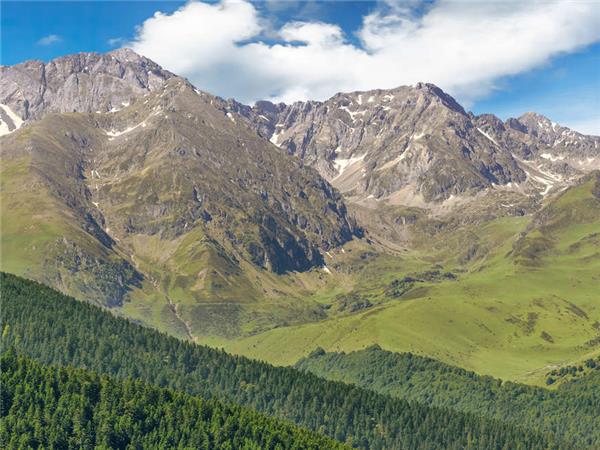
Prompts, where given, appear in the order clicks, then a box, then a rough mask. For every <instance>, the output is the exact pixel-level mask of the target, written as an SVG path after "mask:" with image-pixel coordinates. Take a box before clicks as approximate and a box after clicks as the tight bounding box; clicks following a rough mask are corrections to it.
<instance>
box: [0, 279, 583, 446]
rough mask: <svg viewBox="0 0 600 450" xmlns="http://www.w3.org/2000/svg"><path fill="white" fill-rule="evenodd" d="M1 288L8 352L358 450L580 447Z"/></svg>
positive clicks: (30, 288) (19, 285) (20, 289)
mask: <svg viewBox="0 0 600 450" xmlns="http://www.w3.org/2000/svg"><path fill="white" fill-rule="evenodd" d="M0 281H1V283H0V284H1V296H2V337H3V339H2V345H3V347H4V348H11V347H14V349H15V350H16V352H17V353H19V354H24V355H27V356H29V357H31V358H34V359H36V360H38V361H40V362H41V363H44V364H57V365H73V366H76V367H85V368H88V369H91V370H93V371H96V372H98V373H101V374H108V375H113V376H117V377H119V378H134V379H139V380H144V381H146V382H148V383H152V384H156V385H158V386H160V387H168V388H170V389H175V390H182V391H186V392H188V393H190V394H193V395H198V396H201V397H203V398H218V399H220V400H225V401H227V402H235V403H238V404H241V405H244V406H248V407H251V408H253V409H256V410H258V411H261V412H264V413H267V414H269V415H273V416H276V417H278V418H281V419H286V420H290V421H292V422H294V423H296V424H298V425H301V426H304V427H307V428H310V429H312V430H315V431H318V432H319V433H322V434H325V435H328V436H330V437H332V438H334V439H336V440H339V441H342V442H347V443H349V444H351V445H353V446H355V447H359V448H373V449H383V448H385V449H407V450H408V449H440V448H444V449H448V450H452V449H485V450H494V449H498V450H503V449H511V450H513V449H514V450H520V449H532V450H533V449H535V450H541V449H561V450H562V449H567V448H575V446H574V445H573V444H571V443H565V442H562V441H559V440H557V439H556V438H555V437H554V436H553V435H552V434H551V433H538V432H534V431H530V430H525V429H522V428H520V427H516V426H508V425H506V424H504V423H502V422H500V421H494V420H490V419H486V418H482V417H480V416H476V415H473V414H466V413H461V412H456V411H452V410H450V409H445V408H433V407H427V406H423V405H420V404H418V403H415V402H408V401H405V400H401V399H395V398H392V397H389V396H385V395H382V394H378V393H376V392H374V391H370V390H366V389H361V388H357V387H354V386H351V385H347V384H344V383H341V382H334V381H327V380H324V379H322V378H319V377H317V376H315V375H313V374H309V373H304V372H301V371H298V370H295V369H292V368H282V367H273V366H270V365H268V364H266V363H262V362H258V361H252V360H249V359H247V358H244V357H238V356H232V355H229V354H226V353H225V352H223V351H219V350H215V349H211V348H208V347H204V346H198V345H195V344H192V343H190V342H184V341H180V340H177V339H175V338H171V337H169V336H167V335H164V334H162V333H159V332H157V331H155V330H151V329H147V328H143V327H141V326H139V325H135V324H133V323H131V322H129V321H127V320H124V319H121V318H117V317H114V316H112V315H111V314H109V313H107V312H104V311H102V310H100V309H99V308H97V307H95V306H92V305H90V304H86V303H82V302H78V301H76V300H74V299H72V298H69V297H65V296H64V295H62V294H60V293H58V292H57V291H54V290H53V289H50V288H48V287H46V286H43V285H41V284H38V283H35V282H32V281H28V280H24V279H22V278H19V277H16V276H13V275H9V274H2V275H1V276H0Z"/></svg>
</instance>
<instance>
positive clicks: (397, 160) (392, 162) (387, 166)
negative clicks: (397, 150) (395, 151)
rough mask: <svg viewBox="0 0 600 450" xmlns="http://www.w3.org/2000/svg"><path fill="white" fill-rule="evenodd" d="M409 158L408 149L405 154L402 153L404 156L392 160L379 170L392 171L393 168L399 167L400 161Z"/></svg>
mask: <svg viewBox="0 0 600 450" xmlns="http://www.w3.org/2000/svg"><path fill="white" fill-rule="evenodd" d="M407 156H408V149H407V150H404V152H402V154H401V155H400V156H398V157H396V158H395V159H392V160H391V161H388V162H386V163H385V164H384V165H383V166H381V167H379V168H378V169H377V170H386V169H391V168H392V167H395V166H396V165H398V163H399V162H400V161H402V160H403V159H404V158H406V157H407Z"/></svg>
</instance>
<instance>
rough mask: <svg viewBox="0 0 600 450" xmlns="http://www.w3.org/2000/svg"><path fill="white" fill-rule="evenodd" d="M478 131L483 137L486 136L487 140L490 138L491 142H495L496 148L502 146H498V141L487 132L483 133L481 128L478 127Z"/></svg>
mask: <svg viewBox="0 0 600 450" xmlns="http://www.w3.org/2000/svg"><path fill="white" fill-rule="evenodd" d="M477 131H479V132H480V133H481V134H482V135H484V136H485V137H486V138H488V140H489V141H491V142H493V143H494V144H495V145H496V147H500V145H498V143H497V142H496V140H495V139H494V138H493V137H491V136H490V135H489V134H487V133H486V132H485V131H483V130H482V129H481V128H479V127H477Z"/></svg>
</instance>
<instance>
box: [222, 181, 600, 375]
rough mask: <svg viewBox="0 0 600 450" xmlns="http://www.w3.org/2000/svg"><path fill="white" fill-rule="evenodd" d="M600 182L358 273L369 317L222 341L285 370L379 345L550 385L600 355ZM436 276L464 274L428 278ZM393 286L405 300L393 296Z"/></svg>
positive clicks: (459, 231) (377, 260)
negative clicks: (325, 354)
mask: <svg viewBox="0 0 600 450" xmlns="http://www.w3.org/2000/svg"><path fill="white" fill-rule="evenodd" d="M599 180H600V175H598V173H594V174H592V175H591V176H589V177H587V178H586V179H585V180H584V181H583V182H582V183H581V184H580V185H579V186H576V187H574V188H571V189H569V190H567V191H565V192H563V193H562V194H561V195H559V196H558V197H557V198H555V199H552V200H551V201H549V203H548V204H547V205H546V206H545V207H544V208H543V209H542V210H541V211H540V212H539V213H537V214H535V215H534V216H533V217H526V216H525V217H519V216H517V217H504V218H498V219H495V220H492V221H490V222H487V223H484V224H483V225H478V226H470V225H466V226H462V227H458V228H457V229H454V230H452V231H451V232H449V233H440V234H439V235H438V236H437V237H433V238H430V240H429V242H428V243H427V245H425V244H424V245H423V247H422V249H421V250H420V251H418V252H417V251H406V252H404V253H403V255H402V256H400V257H396V258H392V257H390V256H387V257H373V258H372V260H373V261H372V263H364V264H363V266H360V267H358V268H357V270H356V273H355V274H353V279H354V286H355V287H354V288H353V289H354V290H353V292H354V293H355V294H357V295H359V296H363V297H366V298H368V299H369V300H370V302H371V303H372V306H371V307H369V308H367V309H364V310H359V311H358V312H356V313H355V314H353V315H348V316H340V317H335V318H332V319H329V320H324V321H321V322H318V323H312V324H306V325H300V326H294V327H284V328H278V329H275V330H272V331H269V332H267V333H262V334H258V335H256V336H251V337H248V338H244V339H240V340H238V341H235V342H222V344H223V345H224V346H225V348H226V349H228V350H229V351H232V352H235V353H241V354H245V355H249V356H252V357H255V358H260V359H265V360H267V361H271V362H273V363H276V364H293V363H294V362H296V361H297V360H298V359H299V358H301V357H303V356H306V355H308V354H309V353H310V352H311V351H312V350H314V349H315V348H316V347H322V348H324V349H325V350H327V351H352V350H359V349H362V348H365V347H368V346H370V345H372V344H379V345H381V346H382V347H383V348H385V349H387V350H391V351H407V352H413V353H416V354H421V355H428V356H431V357H434V358H436V359H439V360H441V361H444V362H447V363H450V364H453V365H457V366H460V367H464V368H467V369H470V370H474V371H476V372H478V373H481V374H489V375H493V376H496V377H500V378H503V379H509V380H516V381H523V382H527V383H534V384H544V383H545V380H546V375H547V373H548V372H549V371H551V370H554V369H558V368H560V367H561V366H563V365H572V364H577V363H579V362H581V361H584V360H586V359H588V358H590V357H593V356H595V355H598V354H600V345H599V344H598V342H599V341H600V340H599V339H598V336H600V303H598V300H599V298H600V297H599V295H600V294H599V293H600V278H599V277H598V274H599V273H600V254H599V253H598V248H600V247H599V243H600V240H599V239H600V235H599V234H598V230H600V195H599V194H598V192H599V188H598V187H599V186H600V181H599ZM473 246H475V249H474V250H471V248H472V247H473ZM465 254H471V255H474V256H473V257H471V258H470V259H469V258H465ZM347 256H348V255H344V257H347ZM440 263H441V264H443V266H442V265H441V264H440ZM348 265H351V264H350V263H348V264H346V266H348ZM342 266H343V265H342ZM440 267H441V269H440ZM436 268H437V269H436ZM432 270H439V271H440V273H441V274H442V275H443V274H444V273H446V272H451V273H452V274H454V275H455V278H446V277H443V276H438V277H437V279H435V277H434V279H431V277H429V279H428V278H427V276H423V274H426V273H427V272H428V271H429V272H431V271H432ZM407 277H410V278H412V279H418V280H420V281H412V282H409V283H407V282H406V280H407ZM394 280H398V281H397V282H396V283H395V284H394ZM390 287H392V288H394V289H400V293H401V295H400V296H398V297H397V298H389V293H390V292H391V293H392V294H393V292H394V290H393V289H392V290H390ZM403 287H408V288H409V289H408V290H407V291H406V292H405V293H402V288H403ZM386 289H387V290H386ZM386 297H387V298H386ZM378 299H384V300H385V301H382V302H379V301H378Z"/></svg>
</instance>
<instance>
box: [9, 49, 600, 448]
mask: <svg viewBox="0 0 600 450" xmlns="http://www.w3.org/2000/svg"><path fill="white" fill-rule="evenodd" d="M1 74H2V76H1V77H0V119H1V121H2V122H1V123H0V131H1V133H2V136H1V137H0V144H1V150H0V151H1V153H0V156H1V158H2V167H1V183H2V188H1V206H2V211H1V213H2V230H1V250H2V261H1V264H2V265H1V269H2V271H4V272H10V273H13V274H17V275H21V276H24V277H27V278H30V279H33V280H37V281H40V282H42V283H45V284H47V285H49V286H52V287H54V288H56V289H58V290H60V291H62V292H63V293H65V294H68V295H71V296H73V297H75V298H78V299H80V300H85V301H88V302H91V303H94V304H96V305H99V306H102V307H106V308H109V309H110V311H111V312H113V313H114V314H116V315H119V316H123V317H127V318H130V319H132V320H134V321H135V322H137V323H140V324H143V325H146V326H149V327H154V328H157V329H158V330H160V331H163V332H166V333H168V334H171V335H173V336H175V337H178V338H182V339H187V340H190V341H193V342H195V343H201V344H207V345H211V346H218V347H223V348H225V349H226V350H227V351H229V352H233V353H237V354H242V355H246V356H250V357H254V358H258V359H261V360H264V361H267V362H270V363H274V364H277V365H294V364H296V363H297V362H298V361H299V360H300V359H301V358H302V357H306V356H308V355H309V354H311V352H313V351H314V350H315V349H316V348H317V347H322V348H323V349H324V351H327V352H344V351H355V350H356V351H360V350H363V349H365V348H367V347H370V346H372V345H373V344H377V345H379V346H380V347H381V348H383V349H385V350H387V351H392V352H399V351H402V352H412V353H416V354H419V355H423V356H427V357H432V358H435V359H437V360H439V361H442V362H444V363H449V364H452V365H454V366H459V367H462V368H464V369H468V370H471V371H475V372H476V373H478V374H482V375H492V376H496V377H500V378H503V379H507V380H513V381H520V382H525V383H529V384H538V385H544V384H545V383H546V380H547V379H548V377H549V376H550V375H549V374H550V373H551V372H552V371H559V370H560V369H561V368H566V367H577V366H578V365H581V364H583V362H584V361H587V360H588V359H590V358H592V359H593V358H596V357H597V356H598V355H599V354H600V304H598V299H599V296H598V295H599V294H598V293H599V292H600V278H599V275H598V274H599V270H600V253H599V248H600V235H599V233H600V137H597V136H587V135H583V134H580V133H578V132H576V131H574V130H571V129H569V128H567V127H564V126H561V125H559V124H557V123H554V122H552V121H551V120H550V119H548V118H546V117H543V116H541V115H539V114H535V113H525V114H523V115H522V116H520V117H518V118H511V119H508V120H506V121H503V120H501V119H499V118H498V117H496V116H494V115H492V114H483V115H474V114H473V113H471V112H468V111H466V110H465V109H464V108H463V107H462V106H461V105H460V104H459V103H458V102H457V101H456V100H455V99H453V98H452V97H451V96H450V95H448V94H447V93H445V92H444V91H442V90H441V89H440V88H438V87H436V86H435V85H432V84H428V83H418V84H416V85H414V86H401V87H398V88H395V89H389V90H372V91H365V92H349V93H339V94H336V95H335V96H333V97H332V98H330V99H328V100H326V101H323V102H319V101H307V102H296V103H293V104H289V105H288V104H283V103H279V104H275V103H271V102H268V101H259V102H256V103H255V104H254V105H252V106H249V105H244V104H242V103H239V102H237V101H236V100H234V99H229V100H225V99H222V98H219V97H216V96H213V95H211V94H209V93H207V92H202V91H199V90H198V89H196V88H195V87H194V86H193V85H192V84H191V83H190V82H189V81H187V80H186V79H184V78H182V77H180V76H178V75H176V74H173V73H170V72H168V71H166V70H164V69H162V68H161V67H160V66H159V65H157V64H156V63H154V62H152V61H151V60H149V59H147V58H145V57H143V56H140V55H137V54H136V53H134V52H133V51H132V50H129V49H120V50H116V51H112V52H109V53H106V54H96V53H80V54H76V55H70V56H65V57H60V58H58V59H55V60H52V61H50V62H48V63H44V62H41V61H28V62H24V63H22V64H17V65H14V66H2V68H1ZM47 362H50V361H47ZM10 364H11V366H10V367H20V366H23V367H26V368H27V370H32V371H36V370H38V369H37V368H35V366H31V363H30V362H28V361H25V360H23V361H20V360H13V359H11V360H10ZM305 366H306V363H304V365H303V366H302V367H305ZM312 367H313V366H309V369H310V370H312ZM15 370H16V369H15ZM24 370H25V369H24ZM315 370H317V371H318V373H319V374H320V375H323V376H329V375H330V373H329V371H328V370H325V369H323V368H317V369H315ZM565 370H566V369H565ZM44 376H48V377H51V376H55V375H53V373H52V372H47V373H46V374H45V375H44ZM69 376H74V377H76V378H77V380H82V379H85V377H87V375H85V374H83V373H74V374H69ZM352 381H353V382H354V380H352ZM150 382H152V380H150ZM366 387H367V388H370V387H371V386H370V384H366ZM186 401H187V400H186ZM190 401H191V400H190ZM442 405H443V404H442ZM462 410H463V411H464V412H465V413H469V414H470V413H473V411H472V408H471V409H470V408H467V407H465V408H462ZM488 416H489V417H490V419H495V418H497V417H496V415H495V413H494V412H493V411H492V412H491V413H490V414H489V415H488ZM333 437H334V438H335V436H333Z"/></svg>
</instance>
